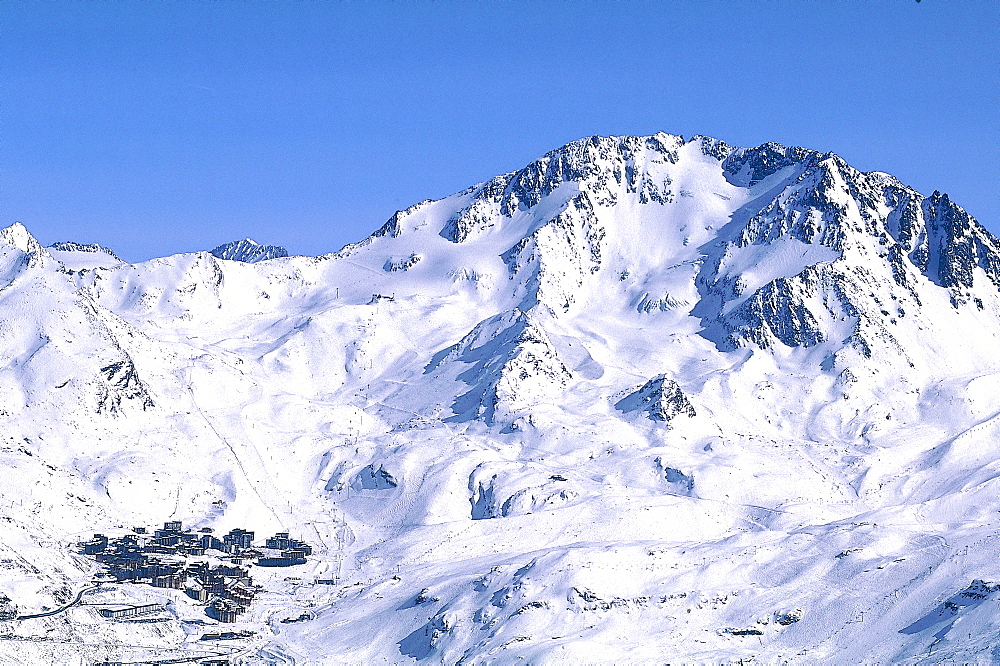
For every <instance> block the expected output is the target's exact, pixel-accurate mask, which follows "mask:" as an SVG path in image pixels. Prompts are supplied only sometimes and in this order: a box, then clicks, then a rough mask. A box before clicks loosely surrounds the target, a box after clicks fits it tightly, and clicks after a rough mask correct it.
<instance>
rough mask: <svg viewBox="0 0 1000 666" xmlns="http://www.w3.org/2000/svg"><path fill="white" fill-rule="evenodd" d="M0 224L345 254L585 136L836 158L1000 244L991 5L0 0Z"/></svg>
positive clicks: (50, 235)
mask: <svg viewBox="0 0 1000 666" xmlns="http://www.w3.org/2000/svg"><path fill="white" fill-rule="evenodd" d="M0 35H2V39H0V223H2V224H3V225H4V226H6V225H7V224H10V223H12V222H14V221H21V222H24V223H25V224H26V225H27V226H28V229H29V230H30V231H31V232H32V233H33V234H34V235H35V236H36V237H37V238H38V239H39V240H41V241H42V242H43V243H46V244H47V243H51V242H54V241H57V240H77V241H81V242H99V243H101V244H104V245H107V246H110V247H111V248H113V249H114V250H115V251H116V252H118V253H119V254H120V255H121V256H122V257H123V258H124V259H127V260H132V261H137V260H142V259H148V258H151V257H154V256H162V255H166V254H172V253H175V252H186V251H195V250H201V249H211V248H212V247H214V246H216V245H218V244H220V243H223V242H226V241H228V240H233V239H236V238H242V237H245V236H250V237H252V238H255V239H256V240H258V241H260V242H265V243H277V244H281V245H284V246H286V247H287V248H288V249H289V250H290V251H291V252H293V253H298V254H320V253H323V252H329V251H333V250H335V249H337V248H339V247H340V246H341V245H343V244H345V243H347V242H350V241H354V240H358V239H360V238H362V237H364V236H365V235H367V234H368V233H370V232H371V231H372V230H374V229H375V228H377V227H378V226H379V225H380V224H381V223H382V222H384V221H385V219H386V218H388V217H389V216H390V215H391V214H392V213H393V212H394V211H395V210H396V209H398V208H403V207H406V206H408V205H410V204H412V203H415V202H416V201H419V200H421V199H425V198H438V197H442V196H446V195H448V194H451V193H453V192H455V191H458V190H460V189H462V188H464V187H466V186H467V185H470V184H472V183H475V182H478V181H482V180H485V179H487V178H489V177H491V176H493V175H496V174H498V173H503V172H506V171H511V170H514V169H517V168H519V167H521V166H523V165H524V164H526V163H527V162H529V161H530V160H532V159H534V158H535V157H538V156H539V155H541V154H543V153H545V152H547V151H548V150H551V149H553V148H556V147H558V146H560V145H562V144H564V143H566V142H568V141H571V140H573V139H576V138H579V137H582V136H587V135H591V134H601V135H610V134H652V133H654V132H657V131H666V132H671V133H675V134H683V135H685V136H689V135H692V134H707V135H710V136H715V137H718V138H721V139H723V140H725V141H727V142H729V143H731V144H735V145H745V146H750V145H757V144H760V143H763V142H765V141H779V142H782V143H786V144H793V145H802V146H806V147H809V148H815V149H818V150H823V151H834V152H836V153H838V154H840V155H842V156H843V157H844V158H845V159H847V161H848V162H850V163H851V164H853V165H854V166H856V167H858V168H861V169H864V170H879V171H888V172H890V173H892V174H894V175H896V176H898V177H899V178H900V179H901V180H903V182H905V183H907V184H909V185H912V186H913V187H915V188H917V189H918V190H920V191H922V192H925V193H930V192H931V191H933V190H935V189H938V190H941V191H944V192H948V193H949V194H950V195H951V196H952V198H953V199H954V200H955V201H956V202H958V203H959V204H961V205H963V206H965V207H966V209H967V210H969V211H970V212H971V213H972V214H973V215H975V216H976V217H977V218H978V219H979V220H980V221H981V222H983V223H984V224H985V225H986V226H987V227H988V228H990V229H991V230H992V231H993V232H994V233H998V232H1000V113H998V108H1000V46H998V45H1000V3H997V2H985V1H984V2H943V1H941V0H924V1H923V2H920V3H918V2H915V1H911V0H893V1H891V2H890V1H887V2H878V1H875V0H869V1H867V2H821V1H818V0H814V1H800V2H777V1H765V0H754V1H751V0H747V1H746V2H710V1H698V2H695V1H691V2H669V1H661V2H655V3H643V2H626V1H621V2H601V1H599V0H581V1H579V2H545V3H529V2H500V1H496V2H448V1H445V0H436V1H432V2H404V1H397V2H378V3H376V2H371V3H366V2H352V1H349V0H340V1H336V2H334V1H331V2H319V1H295V2H280V1H270V2H267V1H261V2H252V3H251V2H191V1H183V0H172V1H169V2H167V1H164V2H125V1H115V2H78V1H74V2H59V1H51V2H18V1H16V0H8V1H7V2H4V3H2V4H0Z"/></svg>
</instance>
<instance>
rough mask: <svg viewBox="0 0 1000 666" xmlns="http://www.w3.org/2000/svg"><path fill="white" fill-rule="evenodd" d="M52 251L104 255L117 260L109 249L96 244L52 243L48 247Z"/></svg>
mask: <svg viewBox="0 0 1000 666" xmlns="http://www.w3.org/2000/svg"><path fill="white" fill-rule="evenodd" d="M49 247H50V248H52V249H53V250H60V251H62V252H93V253H102V254H106V255H108V256H110V257H112V258H113V259H118V255H116V254H115V253H114V252H112V251H111V249H109V248H106V247H102V246H101V245H98V244H97V243H90V244H89V245H87V244H83V243H74V242H72V241H63V242H58V243H53V244H52V245H49Z"/></svg>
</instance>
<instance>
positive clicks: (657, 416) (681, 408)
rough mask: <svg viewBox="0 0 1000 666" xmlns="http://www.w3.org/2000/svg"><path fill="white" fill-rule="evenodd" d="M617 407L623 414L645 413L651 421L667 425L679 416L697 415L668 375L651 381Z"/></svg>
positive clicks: (630, 394)
mask: <svg viewBox="0 0 1000 666" xmlns="http://www.w3.org/2000/svg"><path fill="white" fill-rule="evenodd" d="M615 407H616V408H617V409H619V410H621V411H623V412H635V411H641V412H645V413H646V415H647V416H648V417H649V418H650V419H652V420H654V421H663V422H665V423H669V422H670V421H672V420H673V419H674V418H676V417H678V416H687V417H693V416H696V415H697V412H695V409H694V406H692V405H691V402H690V401H689V400H688V399H687V396H686V395H684V392H683V391H682V390H681V387H680V386H679V385H678V384H677V382H675V381H674V380H672V379H669V378H667V377H666V375H659V376H658V377H654V378H653V379H650V380H649V381H648V382H646V383H645V384H643V385H642V386H640V387H639V388H638V389H636V390H635V391H633V392H632V393H629V394H628V395H627V396H625V397H624V398H622V399H621V400H619V401H618V402H617V403H615Z"/></svg>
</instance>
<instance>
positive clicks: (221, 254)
mask: <svg viewBox="0 0 1000 666" xmlns="http://www.w3.org/2000/svg"><path fill="white" fill-rule="evenodd" d="M212 255H213V256H215V257H218V258H219V259H229V260H232V261H245V262H246V263H249V264H253V263H257V262H258V261H266V260H268V259H275V258H277V257H287V256H288V250H286V249H285V248H283V247H281V246H280V245H261V244H260V243H258V242H257V241H255V240H252V239H250V238H244V239H243V240H238V241H232V242H231V243H225V244H223V245H220V246H219V247H217V248H215V249H214V250H212Z"/></svg>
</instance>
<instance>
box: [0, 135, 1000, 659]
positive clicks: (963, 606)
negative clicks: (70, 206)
mask: <svg viewBox="0 0 1000 666" xmlns="http://www.w3.org/2000/svg"><path fill="white" fill-rule="evenodd" d="M76 240H79V241H85V240H87V239H84V238H81V239H76ZM287 254H288V253H287V252H286V251H285V250H284V248H281V247H278V246H266V245H259V244H257V243H255V242H254V241H251V240H250V239H246V240H243V241H237V242H234V243H230V244H228V245H224V246H220V247H219V248H216V249H215V250H213V251H212V252H199V253H191V254H181V255H174V256H170V257H164V258H159V259H154V260H151V261H146V262H142V263H137V264H129V263H126V262H123V261H121V260H120V259H119V258H118V257H116V256H115V255H114V253H113V252H111V251H110V250H107V249H105V248H102V247H100V246H97V245H80V244H78V243H69V242H67V243H58V244H56V245H55V246H53V247H48V248H46V247H42V246H41V245H40V244H39V243H38V242H37V241H36V240H35V238H33V237H32V236H31V234H30V233H29V230H28V229H26V228H25V227H24V226H22V225H20V224H15V225H13V226H11V227H8V228H7V229H4V230H2V231H0V336H2V341H3V342H2V345H0V354H2V355H3V359H2V363H0V422H2V424H3V430H2V435H3V442H2V448H0V456H2V460H3V461H2V464H3V466H4V470H5V471H4V477H3V478H4V483H3V485H2V486H0V551H2V552H0V594H2V595H4V596H5V597H6V599H7V601H6V602H3V601H2V599H0V618H3V619H0V659H2V660H3V661H4V662H5V663H25V664H48V663H66V664H95V663H102V662H126V663H129V662H142V663H148V662H153V663H168V662H169V663H179V662H178V661H177V660H182V659H188V660H189V661H190V663H199V662H200V661H207V660H211V659H216V660H222V661H221V663H224V662H226V661H227V660H228V661H229V663H233V664H237V663H241V664H242V663H245V664H326V663H330V664H335V663H341V662H348V663H414V662H426V663H448V664H456V663H466V664H473V663H513V662H515V661H517V660H519V659H520V660H523V661H526V662H530V663H579V662H618V663H621V662H630V663H636V662H638V663H641V662H645V661H649V662H654V661H656V662H662V661H672V662H674V661H680V662H736V661H740V660H743V662H744V663H746V662H750V661H759V662H763V663H772V662H781V661H786V660H787V661H789V662H792V663H795V662H831V661H833V662H841V663H849V662H854V663H857V662H860V661H867V662H878V663H889V662H894V661H905V662H908V663H919V662H922V661H926V662H933V663H937V662H940V661H944V660H956V661H965V662H977V661H978V662H991V661H997V660H1000V649H997V648H996V646H997V645H1000V620H998V617H1000V616H998V614H997V613H996V612H994V610H995V608H996V604H997V603H998V601H1000V565H998V564H997V561H996V553H997V550H998V547H1000V498H998V495H997V483H998V478H1000V464H998V463H997V462H996V461H997V458H998V456H1000V443H998V436H1000V359H998V358H997V354H996V353H995V352H996V349H997V348H998V342H1000V241H997V239H996V238H994V237H993V236H992V235H991V234H990V233H989V232H987V231H986V230H985V229H984V228H983V227H982V226H980V225H979V223H977V222H976V221H975V220H974V219H972V218H971V217H970V216H969V215H968V214H967V213H966V212H965V211H964V210H963V209H962V208H961V207H960V206H958V205H956V204H955V203H953V202H952V201H951V200H950V199H949V198H948V197H947V196H946V195H944V194H940V193H937V192H935V193H933V194H931V195H929V196H926V195H923V194H920V193H918V192H916V191H914V190H913V189H911V188H909V187H907V186H905V185H903V184H902V183H900V182H899V181H898V180H896V179H895V178H894V177H892V176H890V175H888V174H885V173H877V172H873V173H862V172H859V171H857V170H856V169H854V168H852V167H851V166H850V165H848V164H847V163H846V162H845V161H844V160H843V159H841V158H840V157H838V156H837V155H834V154H830V153H826V154H824V153H818V152H815V151H810V150H806V149H803V148H787V147H784V146H780V145H777V144H773V143H769V144H764V145H762V146H759V147H756V148H749V149H747V148H735V147H732V146H729V145H727V144H726V143H724V142H722V141H719V140H716V139H711V138H707V137H694V138H690V139H684V138H682V137H679V136H674V135H669V134H662V133H661V134H657V135H654V136H650V137H589V138H586V139H581V140H579V141H575V142H573V143H570V144H568V145H566V146H563V147H562V148H559V149H557V150H554V151H552V152H550V153H548V154H547V155H545V156H543V157H541V158H540V159H538V160H536V161H534V162H532V163H531V164H529V165H527V166H526V167H525V168H524V169H521V170H520V171H517V172H513V173H509V174H505V175H502V176H497V177H496V178H493V179H492V180H490V181H487V182H484V183H480V184H477V185H475V186H473V187H470V188H468V189H467V190H464V191H462V192H459V193H457V194H454V195H452V196H449V197H446V198H444V199H440V200H437V201H423V202H420V203H418V204H416V205H414V206H412V207H410V208H408V209H406V210H403V211H399V212H398V213H396V214H395V215H394V216H393V217H392V218H391V219H390V220H389V221H388V222H386V224H385V225H384V226H383V227H381V228H380V229H379V230H377V231H376V232H375V233H373V234H372V235H371V236H370V237H368V238H366V239H364V240H362V241H360V242H358V243H355V244H352V245H348V246H346V247H344V248H342V249H341V250H339V251H337V252H333V253H331V254H327V255H323V256H319V257H301V256H287ZM167 521H181V522H182V524H183V526H184V527H185V528H187V527H190V528H191V529H192V530H197V529H201V528H212V529H213V530H214V532H213V533H214V534H218V535H222V534H224V533H226V532H228V531H230V530H233V529H234V528H241V527H251V529H255V530H256V532H257V534H258V535H259V536H261V537H263V536H264V535H270V534H276V535H279V536H280V535H281V534H286V533H287V534H286V536H288V535H291V536H290V537H289V538H290V539H292V540H294V539H300V540H301V542H302V543H308V545H309V546H310V548H311V551H310V553H309V556H308V557H307V558H305V559H304V561H303V562H298V561H296V563H295V564H294V566H273V567H266V566H260V565H259V564H256V563H254V564H251V563H250V562H249V561H248V562H247V563H245V564H243V565H240V566H246V567H249V569H250V570H251V573H252V577H253V585H255V586H256V588H255V589H256V592H255V593H254V595H253V599H252V602H249V605H248V606H247V607H246V609H245V612H241V613H240V614H239V615H238V616H236V617H235V618H227V619H229V620H233V621H226V622H219V621H218V619H217V618H216V619H212V618H211V617H210V616H207V615H206V610H205V609H206V605H207V604H209V603H210V600H209V599H207V598H201V599H198V598H194V597H193V596H192V595H190V594H187V593H186V591H185V590H184V589H181V588H177V589H175V588H169V587H166V588H160V587H153V586H152V585H149V584H140V583H134V582H133V583H116V582H109V581H108V580H107V579H106V576H104V572H103V570H102V568H101V566H100V565H99V563H98V562H96V561H95V558H94V557H91V556H88V555H87V554H85V553H84V552H83V550H82V548H81V546H80V544H81V543H85V542H88V541H89V540H91V539H93V537H94V534H95V533H100V534H103V535H105V536H107V537H110V538H112V539H120V538H123V537H124V535H127V534H130V533H133V532H131V530H133V529H134V528H135V527H137V526H145V527H149V529H150V531H152V529H153V528H155V527H157V526H158V525H161V524H163V523H164V522H167ZM206 533H207V532H206ZM168 536H169V535H168ZM220 538H221V537H220ZM209 541H211V540H209ZM259 541H260V543H263V541H262V539H261V540H259ZM175 543H176V542H175ZM296 543H298V542H296ZM248 547H249V546H248ZM278 550H280V549H276V552H277V551H278ZM209 551H210V552H209V555H212V553H215V555H214V556H213V557H214V560H213V561H222V559H224V553H225V551H224V550H223V549H215V550H212V549H211V548H210V549H209ZM177 557H181V555H177ZM269 557H270V556H269ZM273 557H277V555H273ZM182 559H183V558H182ZM95 577H96V580H98V581H102V580H103V581H104V582H98V583H96V584H95V583H94V581H95ZM81 591H82V594H81ZM74 599H76V603H73V604H72V605H69V606H68V607H67V608H66V609H65V610H63V611H61V612H58V613H55V614H51V615H47V616H44V617H27V616H32V615H40V614H44V613H47V612H49V611H52V610H57V609H59V608H62V607H64V606H67V605H68V604H70V602H73V601H74ZM4 604H6V605H4ZM130 604H131V605H136V606H142V605H149V604H156V605H157V606H158V608H157V612H158V615H157V616H156V618H155V619H156V620H157V621H141V622H140V621H138V620H139V618H134V619H131V620H118V619H115V618H110V619H109V617H107V616H106V615H104V614H102V613H101V609H108V608H120V607H123V606H128V605H130ZM5 609H13V610H9V611H7V610H5ZM146 619H150V618H146ZM225 632H229V634H231V635H227V636H225V637H220V636H221V634H223V633H225ZM206 635H208V636H209V638H208V639H204V637H205V636H206ZM169 660H174V661H169Z"/></svg>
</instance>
